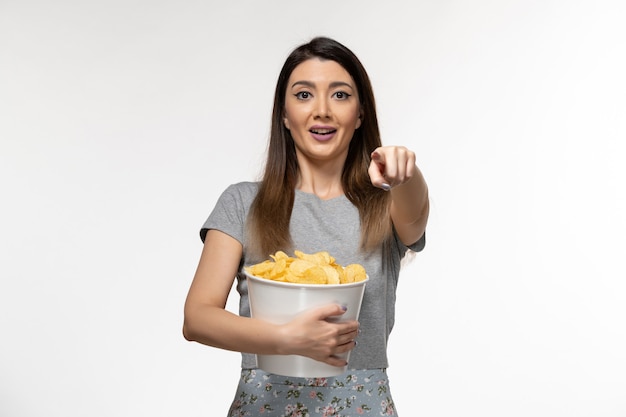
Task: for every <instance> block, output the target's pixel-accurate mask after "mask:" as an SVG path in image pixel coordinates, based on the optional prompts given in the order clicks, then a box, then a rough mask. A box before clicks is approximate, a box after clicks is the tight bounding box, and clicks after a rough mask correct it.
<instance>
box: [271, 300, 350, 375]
mask: <svg viewBox="0 0 626 417" xmlns="http://www.w3.org/2000/svg"><path fill="white" fill-rule="evenodd" d="M344 313H345V309H344V308H343V307H342V306H340V305H338V304H328V305H325V306H322V307H317V308H314V309H311V310H308V311H305V312H303V313H301V314H299V315H298V316H297V317H296V318H295V319H293V320H292V321H290V322H289V323H286V324H284V325H283V326H282V328H281V333H282V337H283V338H284V342H285V343H284V344H282V345H279V349H280V350H281V351H280V352H279V353H280V354H284V355H301V356H307V357H309V358H313V359H315V360H317V361H321V362H325V363H327V364H329V365H332V366H345V365H346V361H345V359H343V358H341V357H338V356H337V355H340V354H343V353H346V352H349V351H350V350H352V349H353V348H354V347H355V346H356V342H355V339H356V337H357V336H358V333H359V322H358V321H356V320H349V321H337V320H338V319H340V316H341V315H342V314H344Z"/></svg>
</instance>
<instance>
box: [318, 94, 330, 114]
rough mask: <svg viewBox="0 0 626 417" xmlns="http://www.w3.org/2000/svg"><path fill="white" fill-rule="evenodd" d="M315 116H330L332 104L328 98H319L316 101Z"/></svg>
mask: <svg viewBox="0 0 626 417" xmlns="http://www.w3.org/2000/svg"><path fill="white" fill-rule="evenodd" d="M315 116H316V117H319V118H323V119H325V118H328V117H330V106H329V103H328V101H327V100H325V99H319V100H317V101H316V103H315Z"/></svg>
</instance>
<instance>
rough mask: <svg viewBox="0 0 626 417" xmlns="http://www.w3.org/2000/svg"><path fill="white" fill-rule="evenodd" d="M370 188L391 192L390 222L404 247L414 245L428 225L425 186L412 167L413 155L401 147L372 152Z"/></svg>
mask: <svg viewBox="0 0 626 417" xmlns="http://www.w3.org/2000/svg"><path fill="white" fill-rule="evenodd" d="M369 174H370V179H371V180H372V184H373V185H375V186H377V187H380V188H383V189H385V190H388V191H390V192H391V208H390V212H391V220H392V221H393V225H394V227H395V229H396V232H397V233H398V236H399V237H400V240H401V241H402V242H403V243H404V244H405V245H407V246H408V245H411V244H413V243H415V242H417V241H418V240H419V239H420V238H421V237H422V235H423V234H424V231H425V230H426V223H427V222H428V214H429V208H430V205H429V199H428V186H427V185H426V181H425V180H424V176H423V175H422V172H421V171H420V170H419V168H418V167H417V165H415V153H413V152H412V151H410V150H408V149H407V148H405V147H402V146H383V147H380V148H378V149H376V150H375V151H374V152H372V162H371V163H370V167H369Z"/></svg>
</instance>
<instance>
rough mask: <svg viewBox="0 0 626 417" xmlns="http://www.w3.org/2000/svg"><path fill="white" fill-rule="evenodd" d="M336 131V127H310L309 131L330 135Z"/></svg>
mask: <svg viewBox="0 0 626 417" xmlns="http://www.w3.org/2000/svg"><path fill="white" fill-rule="evenodd" d="M336 131H337V129H311V130H309V132H311V133H313V134H315V135H330V134H333V133H335V132H336Z"/></svg>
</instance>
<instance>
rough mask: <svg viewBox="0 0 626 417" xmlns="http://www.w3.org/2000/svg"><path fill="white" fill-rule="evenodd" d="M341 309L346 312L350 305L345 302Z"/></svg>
mask: <svg viewBox="0 0 626 417" xmlns="http://www.w3.org/2000/svg"><path fill="white" fill-rule="evenodd" d="M341 309H342V310H343V311H344V312H345V311H348V306H347V305H345V304H342V306H341Z"/></svg>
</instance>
